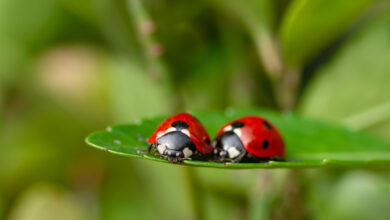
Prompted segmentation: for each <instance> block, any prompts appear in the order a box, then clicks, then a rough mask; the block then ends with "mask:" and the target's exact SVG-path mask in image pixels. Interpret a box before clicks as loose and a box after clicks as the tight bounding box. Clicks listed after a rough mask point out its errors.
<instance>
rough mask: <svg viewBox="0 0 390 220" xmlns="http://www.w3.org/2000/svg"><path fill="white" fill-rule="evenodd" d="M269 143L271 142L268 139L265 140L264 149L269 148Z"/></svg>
mask: <svg viewBox="0 0 390 220" xmlns="http://www.w3.org/2000/svg"><path fill="white" fill-rule="evenodd" d="M268 145H269V142H268V141H263V146H262V147H263V149H267V148H268Z"/></svg>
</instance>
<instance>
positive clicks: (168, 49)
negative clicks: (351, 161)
mask: <svg viewBox="0 0 390 220" xmlns="http://www.w3.org/2000/svg"><path fill="white" fill-rule="evenodd" d="M389 60H390V2H389V1H388V0H376V1H374V0H358V1H335V0H331V1H329V0H327V1H325V0H310V1H309V0H296V1H288V0H281V1H270V0H250V1H242V2H241V1H234V0H227V1H221V0H211V1H203V0H201V1H190V2H189V1H180V0H173V1H165V0H144V1H141V0H83V1H80V0H56V1H52V0H35V1H22V0H2V1H0V218H5V219H42V218H44V217H46V218H49V219H50V218H56V219H61V218H62V219H127V218H137V219H151V218H159V219H187V218H191V217H192V218H194V216H198V217H202V216H203V217H205V218H207V219H222V218H224V219H237V218H239V219H259V218H262V219H268V218H272V219H285V218H287V217H289V218H296V219H302V218H309V219H334V218H340V219H388V218H389V217H390V213H389V210H388V209H386V207H387V204H389V203H390V201H389V200H390V196H389V195H390V188H389V186H390V184H389V172H388V169H369V170H368V169H364V170H349V169H341V168H340V169H318V170H310V169H309V170H292V171H291V170H283V169H280V170H266V171H263V170H261V171H259V170H249V171H248V170H239V171H232V170H218V169H205V168H195V169H190V170H186V169H188V168H185V167H179V166H172V165H169V164H160V163H154V162H150V161H143V160H135V159H128V158H122V157H117V156H115V155H109V154H106V153H104V152H101V151H97V150H95V149H92V148H89V147H87V146H86V145H85V144H84V142H83V140H84V138H85V136H86V135H87V134H88V133H90V132H92V131H94V130H100V129H102V128H104V127H105V126H106V125H108V124H114V123H127V122H128V123H134V122H137V121H138V120H139V119H140V118H145V117H153V116H156V115H163V114H172V113H174V112H178V111H188V110H193V111H195V110H224V109H226V108H229V107H253V106H257V107H262V108H272V109H274V110H277V111H294V112H295V113H296V114H300V115H302V116H304V117H308V118H310V117H311V118H315V119H316V120H323V121H326V122H327V123H334V124H337V126H346V127H348V128H350V129H355V130H359V131H362V132H365V133H368V134H370V135H372V136H374V137H375V138H378V139H382V140H384V141H387V142H389V141H390V136H389V134H390V117H389V112H390V104H389V103H390V92H389V91H388V90H389V88H388V85H389V83H390V66H389V65H390V64H389V62H388V61H389ZM340 141H342V140H340ZM189 172H191V173H192V174H194V175H192V176H195V179H192V180H191V179H188V176H186V175H188V173H189ZM189 181H190V182H192V183H194V182H195V183H196V184H195V187H193V185H192V187H190V186H191V183H189ZM194 192H195V193H196V192H198V194H199V195H200V197H199V198H198V200H200V202H199V201H198V202H194V199H193V196H192V195H194ZM199 192H201V193H199ZM199 203H200V204H202V207H203V210H204V212H203V213H198V211H195V210H199V207H198V208H197V207H196V204H199ZM151 210H152V211H151ZM356 210H359V211H358V212H357V211H356Z"/></svg>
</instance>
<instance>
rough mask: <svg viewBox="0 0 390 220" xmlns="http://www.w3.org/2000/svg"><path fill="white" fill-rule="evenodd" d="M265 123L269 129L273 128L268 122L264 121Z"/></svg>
mask: <svg viewBox="0 0 390 220" xmlns="http://www.w3.org/2000/svg"><path fill="white" fill-rule="evenodd" d="M263 124H264V126H265V127H266V128H267V129H268V130H271V129H272V126H271V125H270V124H269V123H268V122H266V121H263Z"/></svg>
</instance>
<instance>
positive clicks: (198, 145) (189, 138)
mask: <svg viewBox="0 0 390 220" xmlns="http://www.w3.org/2000/svg"><path fill="white" fill-rule="evenodd" d="M148 142H149V144H150V145H149V149H148V151H149V152H150V150H151V148H154V149H155V150H156V152H157V154H158V155H160V156H162V157H164V158H166V159H168V160H169V161H171V162H174V163H177V162H181V161H183V160H186V159H187V160H190V159H192V158H193V157H195V156H200V155H203V154H209V153H212V151H213V146H212V144H211V141H210V137H209V135H208V133H207V131H206V129H205V128H204V127H203V125H202V124H201V123H200V122H199V121H198V120H197V119H196V118H195V117H194V116H192V115H190V114H188V113H179V114H176V115H174V116H172V117H170V118H168V119H166V120H165V121H163V122H162V123H161V124H160V125H159V126H158V127H157V129H156V130H155V131H154V133H153V134H152V136H150V137H149V139H148Z"/></svg>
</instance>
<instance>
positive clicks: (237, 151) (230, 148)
mask: <svg viewBox="0 0 390 220" xmlns="http://www.w3.org/2000/svg"><path fill="white" fill-rule="evenodd" d="M245 152H246V151H245V149H244V147H243V145H242V143H241V140H240V138H239V137H238V136H237V134H236V133H235V132H234V131H226V132H224V133H222V134H220V135H219V136H218V137H217V140H216V146H215V149H214V154H215V155H216V157H217V158H218V159H219V160H220V161H225V160H234V159H236V158H239V157H240V156H242V155H243V154H245Z"/></svg>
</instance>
